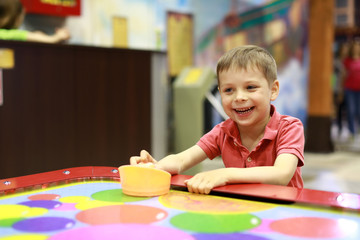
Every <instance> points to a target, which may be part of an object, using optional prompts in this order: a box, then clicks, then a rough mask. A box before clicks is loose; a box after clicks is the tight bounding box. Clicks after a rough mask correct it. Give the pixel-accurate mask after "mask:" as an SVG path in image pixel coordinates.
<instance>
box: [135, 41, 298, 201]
mask: <svg viewBox="0 0 360 240" xmlns="http://www.w3.org/2000/svg"><path fill="white" fill-rule="evenodd" d="M216 71H217V76H218V88H219V91H220V95H221V102H222V106H223V108H224V111H225V113H226V114H227V115H228V116H229V119H228V120H225V121H224V122H222V123H220V124H218V125H216V126H215V127H214V128H213V129H212V130H211V131H210V132H208V133H207V134H205V135H204V136H203V137H202V138H200V140H199V142H198V143H197V144H196V145H194V146H192V147H190V148H189V149H187V150H185V151H183V152H180V153H178V154H172V155H169V156H167V157H165V158H163V159H162V160H160V161H158V162H157V161H156V160H155V159H154V158H153V157H152V156H151V155H150V154H149V153H148V152H147V151H145V150H142V151H141V153H140V156H134V157H131V158H130V164H139V163H144V162H153V163H154V164H155V166H156V167H157V168H159V169H163V170H165V171H168V172H170V173H171V174H178V173H181V172H182V171H185V170H187V169H189V168H191V167H193V166H194V165H196V164H198V163H200V162H202V161H203V160H205V159H206V158H209V159H214V158H215V157H217V156H221V157H222V160H223V162H224V165H225V168H220V169H216V170H212V171H206V172H201V173H198V174H196V175H195V176H194V177H192V178H191V179H189V180H187V181H186V184H187V188H188V190H189V191H190V192H194V193H201V194H208V193H209V192H210V191H211V189H212V188H214V187H218V186H224V185H226V184H234V183H265V184H278V185H287V186H292V187H297V188H302V187H303V180H302V178H301V169H300V167H302V166H303V165H304V156H303V152H304V130H303V125H302V123H301V121H300V120H299V119H297V118H294V117H290V116H286V115H281V114H279V113H278V112H277V111H276V109H275V107H274V106H273V105H272V104H271V101H274V100H275V99H276V98H277V96H278V94H279V81H278V80H277V68H276V63H275V60H274V58H273V57H272V56H271V55H270V54H269V53H268V52H267V51H266V50H265V49H263V48H260V47H257V46H252V45H247V46H241V47H238V48H234V49H232V50H230V51H228V52H227V53H225V54H224V55H223V56H222V57H221V58H220V59H219V61H218V64H217V69H216Z"/></svg>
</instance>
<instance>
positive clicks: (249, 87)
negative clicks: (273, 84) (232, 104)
mask: <svg viewBox="0 0 360 240" xmlns="http://www.w3.org/2000/svg"><path fill="white" fill-rule="evenodd" d="M246 88H247V89H248V90H253V89H255V88H256V86H254V85H249V86H247V87H246Z"/></svg>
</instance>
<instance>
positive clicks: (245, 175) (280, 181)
mask: <svg viewBox="0 0 360 240" xmlns="http://www.w3.org/2000/svg"><path fill="white" fill-rule="evenodd" d="M223 173H224V178H226V182H227V184H236V183H264V184H274V185H287V184H288V183H289V182H290V180H291V178H292V176H293V174H292V175H291V173H289V172H287V171H282V170H280V169H277V168H276V167H274V166H264V167H252V168H224V172H223Z"/></svg>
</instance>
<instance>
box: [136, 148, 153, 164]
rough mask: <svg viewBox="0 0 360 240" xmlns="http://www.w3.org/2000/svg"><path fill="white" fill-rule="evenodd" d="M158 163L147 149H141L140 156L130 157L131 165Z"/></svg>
mask: <svg viewBox="0 0 360 240" xmlns="http://www.w3.org/2000/svg"><path fill="white" fill-rule="evenodd" d="M148 163H152V164H154V165H155V164H156V163H157V161H156V160H155V159H154V158H153V157H152V156H151V155H150V153H148V152H147V151H145V150H141V152H140V156H133V157H131V158H130V165H137V164H148Z"/></svg>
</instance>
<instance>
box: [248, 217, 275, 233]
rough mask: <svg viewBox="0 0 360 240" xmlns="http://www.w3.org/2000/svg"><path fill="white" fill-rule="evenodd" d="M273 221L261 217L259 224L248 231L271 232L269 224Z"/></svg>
mask: <svg viewBox="0 0 360 240" xmlns="http://www.w3.org/2000/svg"><path fill="white" fill-rule="evenodd" d="M272 222H274V220H271V219H261V224H260V225H259V226H257V227H256V228H253V229H251V230H250V232H254V233H256V232H259V233H269V232H272V230H271V228H270V224H271V223H272Z"/></svg>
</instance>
